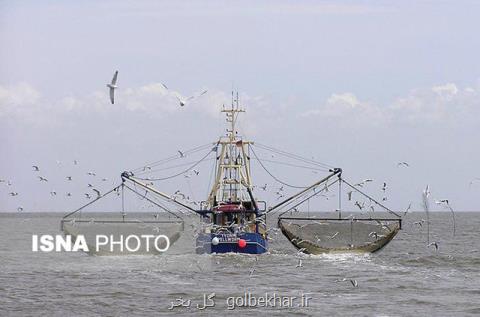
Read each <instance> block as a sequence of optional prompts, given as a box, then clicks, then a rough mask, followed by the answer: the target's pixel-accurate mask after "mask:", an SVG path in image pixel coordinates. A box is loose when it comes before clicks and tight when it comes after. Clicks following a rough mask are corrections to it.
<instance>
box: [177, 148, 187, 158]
mask: <svg viewBox="0 0 480 317" xmlns="http://www.w3.org/2000/svg"><path fill="white" fill-rule="evenodd" d="M177 152H178V154H180V157H185V153H183V152H182V151H180V150H178V151H177Z"/></svg>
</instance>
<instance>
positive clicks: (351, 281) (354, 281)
mask: <svg viewBox="0 0 480 317" xmlns="http://www.w3.org/2000/svg"><path fill="white" fill-rule="evenodd" d="M350 283H352V285H353V287H358V282H357V280H353V279H352V280H350Z"/></svg>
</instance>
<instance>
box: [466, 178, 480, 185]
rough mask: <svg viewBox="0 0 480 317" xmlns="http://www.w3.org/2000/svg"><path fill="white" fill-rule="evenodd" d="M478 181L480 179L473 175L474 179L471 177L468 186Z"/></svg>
mask: <svg viewBox="0 0 480 317" xmlns="http://www.w3.org/2000/svg"><path fill="white" fill-rule="evenodd" d="M478 181H480V177H475V178H474V179H472V180H471V181H470V183H469V184H468V186H469V187H472V185H473V183H475V182H478Z"/></svg>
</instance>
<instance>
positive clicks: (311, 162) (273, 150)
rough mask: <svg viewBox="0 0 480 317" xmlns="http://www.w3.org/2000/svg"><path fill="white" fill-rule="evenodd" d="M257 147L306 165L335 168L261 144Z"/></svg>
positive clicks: (257, 144)
mask: <svg viewBox="0 0 480 317" xmlns="http://www.w3.org/2000/svg"><path fill="white" fill-rule="evenodd" d="M255 145H256V146H257V147H259V148H262V149H264V150H267V151H271V152H274V153H277V154H280V155H284V156H287V157H290V158H293V159H296V160H299V161H303V162H305V163H310V164H313V165H317V166H321V167H323V168H328V169H330V168H335V166H332V165H329V164H326V163H322V162H317V161H314V160H311V159H308V158H305V157H302V156H300V155H297V154H293V153H289V152H286V151H283V150H279V149H276V148H273V147H271V146H267V145H263V144H260V143H255Z"/></svg>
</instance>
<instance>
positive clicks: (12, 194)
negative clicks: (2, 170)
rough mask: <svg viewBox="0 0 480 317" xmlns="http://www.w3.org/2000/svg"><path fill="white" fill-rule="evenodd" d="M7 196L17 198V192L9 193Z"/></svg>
mask: <svg viewBox="0 0 480 317" xmlns="http://www.w3.org/2000/svg"><path fill="white" fill-rule="evenodd" d="M9 195H10V196H12V197H13V196H18V193H17V192H11V193H9Z"/></svg>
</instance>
